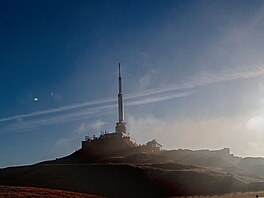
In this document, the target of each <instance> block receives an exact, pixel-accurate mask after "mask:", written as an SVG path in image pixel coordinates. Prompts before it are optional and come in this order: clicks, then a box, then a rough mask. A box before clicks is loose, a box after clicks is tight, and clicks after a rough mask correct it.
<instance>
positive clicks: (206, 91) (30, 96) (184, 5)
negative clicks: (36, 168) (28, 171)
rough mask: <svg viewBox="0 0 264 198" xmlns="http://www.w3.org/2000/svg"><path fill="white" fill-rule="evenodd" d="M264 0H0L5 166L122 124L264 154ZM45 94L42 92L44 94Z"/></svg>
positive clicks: (1, 158) (0, 152) (149, 133)
mask: <svg viewBox="0 0 264 198" xmlns="http://www.w3.org/2000/svg"><path fill="white" fill-rule="evenodd" d="M263 35H264V2H263V1H243V0H240V1H235V0H226V1H187V0H186V1H117V0H116V1H81V0H80V1H67V0H64V1H62V0H61V1H60V0H59V1H33V0H32V1H30V0H26V1H0V43H1V44H0V53H1V56H0V68H1V70H0V71H1V72H0V89H1V92H2V94H1V96H0V104H1V113H0V167H5V166H11V165H22V164H30V163H36V162H38V161H41V160H47V159H54V158H56V157H61V156H65V155H67V154H70V153H71V152H73V151H75V150H77V149H79V148H80V144H81V140H83V138H84V136H85V135H93V134H100V131H101V130H108V131H113V130H114V127H115V122H116V121H117V111H116V108H117V105H116V100H117V67H118V63H119V62H120V63H121V66H122V75H123V79H124V93H125V98H126V100H125V102H126V103H125V111H126V116H125V119H126V121H127V123H128V127H129V132H130V134H131V136H132V137H134V138H135V139H136V140H137V141H138V142H139V143H145V142H146V141H148V140H150V139H153V138H155V139H158V140H159V141H160V142H161V143H162V144H163V145H164V147H165V148H168V149H172V148H190V149H204V148H209V149H219V148H223V147H230V148H231V151H232V152H233V153H234V154H236V155H239V156H264V146H263V145H262V143H261V140H262V138H264V134H263V131H264V108H263V105H264V99H263V98H264V80H263V77H264V65H263V63H264V57H263V52H264V45H263V44H264V40H263ZM34 98H38V101H34Z"/></svg>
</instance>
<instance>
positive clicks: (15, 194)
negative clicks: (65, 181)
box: [0, 185, 99, 198]
mask: <svg viewBox="0 0 264 198" xmlns="http://www.w3.org/2000/svg"><path fill="white" fill-rule="evenodd" d="M0 197H8V198H24V197H27V198H28V197H34V198H41V197H47V198H99V196H95V195H87V194H83V193H75V192H68V191H62V190H53V189H47V188H32V187H13V186H1V185H0Z"/></svg>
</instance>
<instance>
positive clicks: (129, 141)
mask: <svg viewBox="0 0 264 198" xmlns="http://www.w3.org/2000/svg"><path fill="white" fill-rule="evenodd" d="M118 71H119V72H118V74H119V75H118V122H117V123H116V127H115V132H113V133H104V134H101V135H100V136H99V137H95V136H94V137H93V138H90V137H86V138H85V140H84V141H82V149H83V150H89V151H93V152H102V153H105V152H113V151H118V150H120V149H126V148H131V147H141V148H144V149H145V150H148V151H151V152H159V151H161V150H162V145H161V144H159V143H158V142H157V141H156V140H152V141H149V142H148V143H147V144H146V145H142V146H139V145H138V144H137V143H136V141H135V140H134V139H133V138H132V137H130V135H129V134H128V133H127V129H126V122H125V112H124V98H123V89H122V77H121V69H120V63H119V70H118Z"/></svg>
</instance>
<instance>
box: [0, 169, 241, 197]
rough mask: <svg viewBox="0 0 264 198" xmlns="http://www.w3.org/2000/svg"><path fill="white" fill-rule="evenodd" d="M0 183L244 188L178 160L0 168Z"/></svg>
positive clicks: (94, 189) (165, 190) (106, 188)
mask: <svg viewBox="0 0 264 198" xmlns="http://www.w3.org/2000/svg"><path fill="white" fill-rule="evenodd" d="M0 184H4V185H15V186H33V187H45V188H53V189H62V190H68V191H75V192H84V193H89V194H96V195H102V196H107V197H161V196H172V195H191V194H215V193H224V192H228V191H233V190H237V189H238V190H240V189H243V184H242V183H239V182H238V181H237V180H235V179H234V178H228V177H226V176H225V175H223V174H219V173H215V172H212V171H208V170H206V169H202V168H197V167H193V166H185V165H178V164H154V165H151V164H145V165H142V164H141V165H135V164H134V165H129V164H86V165H84V164H83V165H77V164H75V165H73V164H71V165H66V164H65V165H48V164H46V165H44V164H42V165H35V166H25V167H13V168H6V169H1V170H0Z"/></svg>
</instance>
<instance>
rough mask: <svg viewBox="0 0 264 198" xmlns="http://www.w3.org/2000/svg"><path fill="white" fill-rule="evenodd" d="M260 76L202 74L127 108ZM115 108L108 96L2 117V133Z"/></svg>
mask: <svg viewBox="0 0 264 198" xmlns="http://www.w3.org/2000/svg"><path fill="white" fill-rule="evenodd" d="M261 75H264V67H263V66H259V67H253V68H245V69H242V70H241V69H240V70H228V71H222V72H218V73H210V72H202V73H200V74H197V75H194V76H192V77H190V78H187V79H186V80H185V81H182V82H179V83H176V84H172V85H166V86H162V87H157V88H153V89H148V90H145V91H141V92H137V93H130V94H126V106H135V105H143V104H150V103H157V102H161V101H165V100H171V99H176V98H181V97H186V96H189V95H191V94H193V93H194V92H195V90H196V89H197V88H200V87H204V86H208V85H210V84H213V83H219V82H226V81H232V80H238V79H247V78H254V77H258V76H261ZM115 108H116V98H112V97H108V98H103V99H97V100H92V101H88V102H85V103H78V104H72V105H68V106H64V107H59V108H55V109H48V110H43V111H37V112H32V113H27V114H20V115H15V116H11V117H6V118H1V119H0V123H2V124H3V123H5V125H6V124H7V126H5V127H1V131H2V133H1V134H5V133H11V132H17V131H25V130H29V129H34V128H36V127H40V126H45V125H53V124H58V123H64V122H69V121H74V120H79V119H84V118H87V117H92V116H98V115H102V114H107V113H111V112H113V110H114V109H115Z"/></svg>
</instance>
